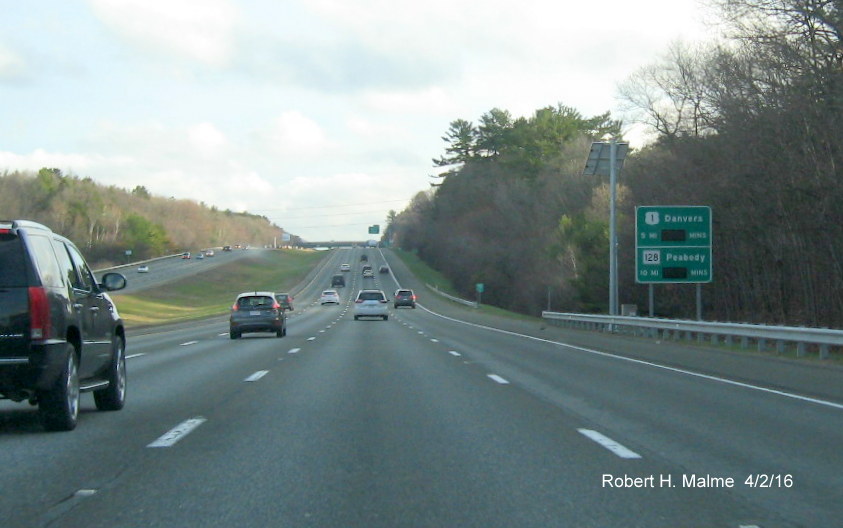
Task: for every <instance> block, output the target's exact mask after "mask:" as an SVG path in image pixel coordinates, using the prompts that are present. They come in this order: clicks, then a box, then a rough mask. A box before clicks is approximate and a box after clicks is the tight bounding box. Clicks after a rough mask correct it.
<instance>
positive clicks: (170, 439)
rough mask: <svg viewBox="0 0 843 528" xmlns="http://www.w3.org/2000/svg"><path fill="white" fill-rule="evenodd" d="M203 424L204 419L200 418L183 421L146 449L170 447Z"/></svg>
mask: <svg viewBox="0 0 843 528" xmlns="http://www.w3.org/2000/svg"><path fill="white" fill-rule="evenodd" d="M203 423H205V418H203V417H201V416H197V417H196V418H190V419H188V420H185V421H183V422H182V423H180V424H178V425H177V426H175V427H173V428H172V429H170V430H169V431H167V432H166V433H164V435H162V436H161V437H160V438H158V440H156V441H154V442H152V443H151V444H149V445H148V446H146V447H171V446H172V445H173V444H175V443H176V442H178V441H179V440H181V439H182V438H184V437H185V436H187V435H189V434H190V433H191V432H192V431H193V430H194V429H196V428H197V427H199V426H200V425H202V424H203Z"/></svg>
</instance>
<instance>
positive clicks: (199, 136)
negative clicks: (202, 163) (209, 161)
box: [187, 122, 228, 157]
mask: <svg viewBox="0 0 843 528" xmlns="http://www.w3.org/2000/svg"><path fill="white" fill-rule="evenodd" d="M187 137H188V140H189V142H190V144H191V145H192V146H193V148H194V149H195V150H196V151H197V152H198V153H200V154H201V155H202V156H204V157H212V156H215V155H219V154H220V152H221V150H222V149H223V148H224V147H225V146H226V145H227V144H228V140H227V139H226V137H225V134H223V133H222V132H220V131H219V129H218V128H217V127H215V126H214V125H213V124H212V123H207V122H205V123H199V124H198V125H194V126H192V127H190V128H189V129H188V131H187Z"/></svg>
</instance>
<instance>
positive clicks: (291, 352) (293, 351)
mask: <svg viewBox="0 0 843 528" xmlns="http://www.w3.org/2000/svg"><path fill="white" fill-rule="evenodd" d="M300 351H301V349H300V348H291V349H290V350H288V351H287V353H288V354H298V353H299V352H300Z"/></svg>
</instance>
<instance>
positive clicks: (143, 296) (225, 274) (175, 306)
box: [112, 249, 325, 327]
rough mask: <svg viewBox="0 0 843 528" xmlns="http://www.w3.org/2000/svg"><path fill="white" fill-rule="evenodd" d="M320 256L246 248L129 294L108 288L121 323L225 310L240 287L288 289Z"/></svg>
mask: <svg viewBox="0 0 843 528" xmlns="http://www.w3.org/2000/svg"><path fill="white" fill-rule="evenodd" d="M324 257H325V253H322V252H318V251H303V250H292V249H284V250H276V251H250V255H248V256H245V257H242V258H239V259H237V260H236V261H235V262H231V263H229V264H224V265H221V266H218V267H216V268H213V269H211V270H208V271H205V272H202V273H199V274H196V275H193V276H191V277H188V278H185V279H180V280H177V281H173V282H170V283H167V284H166V285H163V286H159V287H157V288H150V289H147V290H143V291H140V292H138V293H133V294H119V293H116V294H112V298H113V299H114V301H115V302H116V303H117V308H118V310H119V311H120V316H121V317H122V318H123V320H124V321H125V322H126V326H128V327H132V326H146V325H155V324H162V323H171V322H178V321H190V320H194V319H202V318H205V317H210V316H214V315H221V314H226V313H228V309H229V307H230V306H231V304H232V303H233V302H234V299H235V297H237V295H238V294H240V293H242V292H244V291H274V292H283V291H289V290H291V289H292V288H293V287H295V286H296V285H297V284H298V283H299V282H301V281H302V280H303V279H304V278H305V276H307V274H308V272H310V270H312V269H313V268H314V267H315V266H316V265H317V264H318V263H319V261H321V260H322V259H323V258H324Z"/></svg>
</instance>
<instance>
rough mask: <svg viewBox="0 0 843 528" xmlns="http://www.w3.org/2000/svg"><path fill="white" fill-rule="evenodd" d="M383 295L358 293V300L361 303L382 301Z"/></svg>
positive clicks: (379, 293) (378, 293)
mask: <svg viewBox="0 0 843 528" xmlns="http://www.w3.org/2000/svg"><path fill="white" fill-rule="evenodd" d="M383 298H384V297H383V294H382V293H381V292H360V296H359V297H358V299H360V300H361V301H382V300H383Z"/></svg>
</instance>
